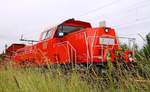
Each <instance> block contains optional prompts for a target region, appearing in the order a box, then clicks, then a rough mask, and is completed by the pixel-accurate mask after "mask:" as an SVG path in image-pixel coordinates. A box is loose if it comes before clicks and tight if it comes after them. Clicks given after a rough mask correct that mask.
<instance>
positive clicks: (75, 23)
mask: <svg viewBox="0 0 150 92" xmlns="http://www.w3.org/2000/svg"><path fill="white" fill-rule="evenodd" d="M60 25H71V26H82V27H84V28H91V27H92V26H91V24H90V23H88V22H84V21H79V20H75V19H69V20H66V21H64V22H62V23H61V24H60Z"/></svg>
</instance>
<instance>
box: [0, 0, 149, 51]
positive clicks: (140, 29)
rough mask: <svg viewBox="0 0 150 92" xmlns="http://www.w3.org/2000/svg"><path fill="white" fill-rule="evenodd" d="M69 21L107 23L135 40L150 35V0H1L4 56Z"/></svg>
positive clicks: (0, 33)
mask: <svg viewBox="0 0 150 92" xmlns="http://www.w3.org/2000/svg"><path fill="white" fill-rule="evenodd" d="M68 18H75V19H79V20H85V21H88V22H91V23H92V24H93V26H98V24H99V22H100V21H106V23H107V26H110V27H113V28H115V29H116V32H117V34H118V35H119V36H126V37H135V38H136V39H137V43H138V44H139V45H140V46H142V44H143V43H144V42H143V41H142V39H141V38H140V37H139V36H138V33H140V34H141V35H143V36H145V35H146V34H147V33H149V32H150V0H0V52H1V51H3V49H4V45H5V44H9V45H10V44H11V43H14V42H19V38H20V36H21V34H24V37H25V38H26V39H35V40H38V38H39V34H40V32H42V30H44V29H47V28H49V27H52V26H53V25H56V24H58V23H60V22H62V21H64V20H66V19H68Z"/></svg>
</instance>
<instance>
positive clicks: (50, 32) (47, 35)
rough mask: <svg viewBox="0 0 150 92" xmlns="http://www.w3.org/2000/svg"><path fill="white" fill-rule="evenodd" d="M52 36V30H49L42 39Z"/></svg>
mask: <svg viewBox="0 0 150 92" xmlns="http://www.w3.org/2000/svg"><path fill="white" fill-rule="evenodd" d="M51 36H52V31H51V30H48V31H46V32H44V33H43V36H42V40H46V39H48V38H50V37H51Z"/></svg>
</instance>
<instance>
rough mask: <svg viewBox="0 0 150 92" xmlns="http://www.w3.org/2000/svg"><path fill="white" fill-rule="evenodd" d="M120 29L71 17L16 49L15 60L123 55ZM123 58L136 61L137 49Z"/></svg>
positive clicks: (79, 60)
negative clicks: (95, 26)
mask: <svg viewBox="0 0 150 92" xmlns="http://www.w3.org/2000/svg"><path fill="white" fill-rule="evenodd" d="M119 50H120V47H119V44H118V39H117V36H116V32H115V30H114V29H113V28H110V27H97V28H92V26H91V24H90V23H88V22H83V21H79V20H74V19H69V20H67V21H64V22H63V23H61V24H59V25H58V26H56V27H53V28H51V29H48V30H47V31H44V32H42V34H41V36H40V40H39V41H38V42H37V43H36V44H33V45H26V46H23V47H22V48H19V49H17V50H16V51H15V53H13V55H12V56H11V59H12V61H13V62H15V63H18V64H21V63H32V64H37V65H45V64H47V63H48V64H90V63H92V64H94V63H95V64H100V63H104V62H108V61H111V62H115V61H116V59H117V58H120V56H119V55H118V54H116V53H117V51H119ZM123 53H124V55H123V56H122V57H123V59H124V60H123V62H133V58H132V57H131V56H132V54H133V52H132V51H130V50H126V51H124V52H123Z"/></svg>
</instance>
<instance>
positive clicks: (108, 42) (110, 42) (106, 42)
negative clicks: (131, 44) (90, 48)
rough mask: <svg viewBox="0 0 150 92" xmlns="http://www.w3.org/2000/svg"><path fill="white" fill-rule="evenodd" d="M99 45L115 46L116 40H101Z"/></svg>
mask: <svg viewBox="0 0 150 92" xmlns="http://www.w3.org/2000/svg"><path fill="white" fill-rule="evenodd" d="M99 43H100V44H103V45H114V44H115V40H114V39H112V38H100V40H99Z"/></svg>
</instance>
